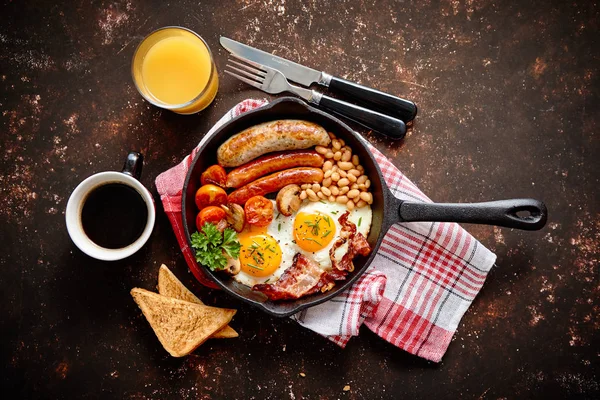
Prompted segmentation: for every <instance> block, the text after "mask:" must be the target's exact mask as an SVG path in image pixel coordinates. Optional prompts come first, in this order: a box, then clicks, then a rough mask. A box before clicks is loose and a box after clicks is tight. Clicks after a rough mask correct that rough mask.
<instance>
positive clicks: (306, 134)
mask: <svg viewBox="0 0 600 400" xmlns="http://www.w3.org/2000/svg"><path fill="white" fill-rule="evenodd" d="M330 142H331V139H330V138H329V135H328V134H327V131H325V129H323V127H322V126H320V125H317V124H315V123H313V122H308V121H301V120H292V119H284V120H277V121H269V122H265V123H262V124H259V125H255V126H252V127H250V128H248V129H245V130H243V131H242V132H240V133H238V134H237V135H235V136H232V137H231V138H229V139H228V140H227V141H225V143H223V144H222V145H221V146H219V149H218V150H217V161H218V162H219V164H220V165H221V166H223V167H238V166H240V165H242V164H245V163H247V162H248V161H251V160H254V159H255V158H257V157H260V156H262V155H263V154H267V153H271V152H274V151H282V150H298V149H308V148H309V147H313V146H317V145H320V146H327V145H328V144H329V143H330Z"/></svg>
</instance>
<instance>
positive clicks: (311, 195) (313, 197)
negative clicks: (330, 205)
mask: <svg viewBox="0 0 600 400" xmlns="http://www.w3.org/2000/svg"><path fill="white" fill-rule="evenodd" d="M306 195H307V196H308V199H309V200H310V201H318V200H319V198H318V197H317V194H316V193H315V192H314V191H313V190H312V189H306Z"/></svg>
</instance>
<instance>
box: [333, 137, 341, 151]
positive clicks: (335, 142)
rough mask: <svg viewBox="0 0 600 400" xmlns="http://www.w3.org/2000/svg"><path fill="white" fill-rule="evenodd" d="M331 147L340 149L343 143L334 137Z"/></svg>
mask: <svg viewBox="0 0 600 400" xmlns="http://www.w3.org/2000/svg"><path fill="white" fill-rule="evenodd" d="M331 147H333V148H334V150H336V151H337V150H339V149H341V148H342V144H341V143H340V141H339V140H338V139H334V140H332V141H331Z"/></svg>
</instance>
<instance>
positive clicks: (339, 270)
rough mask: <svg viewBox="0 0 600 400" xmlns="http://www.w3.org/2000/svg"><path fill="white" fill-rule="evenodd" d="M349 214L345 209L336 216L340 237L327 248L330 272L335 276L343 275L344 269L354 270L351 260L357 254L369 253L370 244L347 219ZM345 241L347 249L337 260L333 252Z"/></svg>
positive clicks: (364, 254) (366, 254)
mask: <svg viewBox="0 0 600 400" xmlns="http://www.w3.org/2000/svg"><path fill="white" fill-rule="evenodd" d="M349 215H350V211H346V212H345V213H344V214H342V215H341V216H340V217H339V218H338V221H339V223H340V225H342V230H341V231H340V238H339V239H338V240H336V241H335V243H334V244H333V246H331V249H329V258H331V265H332V267H333V271H332V272H331V274H332V275H335V276H344V277H345V275H346V273H345V271H348V272H352V271H354V264H353V263H352V260H354V257H356V255H357V254H360V255H361V256H368V255H369V254H370V253H371V246H369V243H368V242H367V239H366V238H365V237H364V235H363V234H362V233H359V232H357V231H356V225H354V224H353V223H352V222H350V221H348V216H349ZM346 243H348V250H347V251H346V254H344V256H343V257H342V259H341V260H339V261H338V260H337V259H336V258H335V252H336V250H337V249H338V248H340V247H342V246H343V245H344V244H346ZM336 280H340V279H336Z"/></svg>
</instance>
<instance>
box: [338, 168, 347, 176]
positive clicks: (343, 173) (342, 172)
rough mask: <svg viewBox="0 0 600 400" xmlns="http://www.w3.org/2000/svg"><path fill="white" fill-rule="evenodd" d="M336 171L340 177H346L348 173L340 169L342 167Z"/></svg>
mask: <svg viewBox="0 0 600 400" xmlns="http://www.w3.org/2000/svg"><path fill="white" fill-rule="evenodd" d="M338 173H339V174H340V177H342V178H346V176H347V175H348V174H347V173H346V171H344V170H342V169H340V170H339V171H338Z"/></svg>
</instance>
